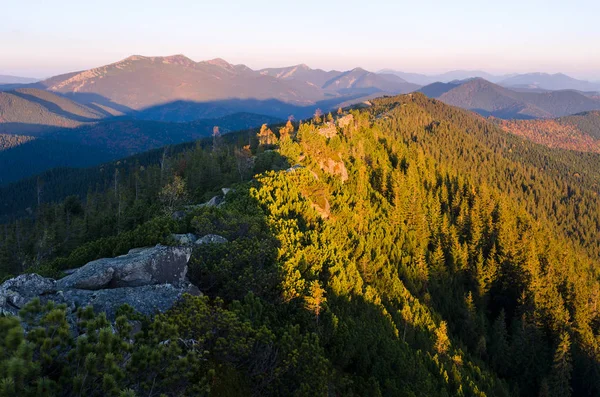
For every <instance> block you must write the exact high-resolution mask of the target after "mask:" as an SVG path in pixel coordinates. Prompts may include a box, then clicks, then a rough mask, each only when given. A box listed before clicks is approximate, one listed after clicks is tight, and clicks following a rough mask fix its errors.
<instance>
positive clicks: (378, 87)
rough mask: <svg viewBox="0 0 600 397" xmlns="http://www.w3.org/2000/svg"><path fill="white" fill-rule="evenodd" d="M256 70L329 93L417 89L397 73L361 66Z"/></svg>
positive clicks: (399, 91)
mask: <svg viewBox="0 0 600 397" xmlns="http://www.w3.org/2000/svg"><path fill="white" fill-rule="evenodd" d="M259 73H260V74H262V75H265V76H272V77H275V78H277V79H281V80H286V81H298V82H306V83H309V84H310V85H312V86H315V87H319V88H320V89H322V90H324V92H325V93H330V94H331V93H337V94H344V93H346V94H348V93H366V94H371V93H374V92H381V93H407V92H412V91H414V90H416V89H418V88H419V85H418V84H413V83H409V82H407V81H406V80H404V79H402V78H400V77H398V76H396V75H393V74H388V73H373V72H369V71H367V70H365V69H362V68H354V69H352V70H348V71H346V72H339V71H337V70H332V71H328V72H326V71H324V70H321V69H311V68H309V67H308V66H306V65H296V66H291V67H286V68H271V69H263V70H260V71H259Z"/></svg>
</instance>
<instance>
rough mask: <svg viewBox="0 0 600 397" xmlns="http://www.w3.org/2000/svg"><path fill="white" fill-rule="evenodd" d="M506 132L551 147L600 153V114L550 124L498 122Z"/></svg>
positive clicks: (569, 117) (557, 120)
mask: <svg viewBox="0 0 600 397" xmlns="http://www.w3.org/2000/svg"><path fill="white" fill-rule="evenodd" d="M495 121H496V122H498V124H499V125H500V126H501V127H502V128H503V129H504V130H506V131H508V132H510V133H512V134H515V135H519V136H522V137H524V138H527V139H529V140H531V141H533V142H536V143H540V144H542V145H546V146H549V147H559V148H563V149H570V150H579V151H582V152H595V153H599V152H600V112H598V111H594V112H584V113H578V114H574V115H572V116H565V117H559V118H557V119H551V120H495Z"/></svg>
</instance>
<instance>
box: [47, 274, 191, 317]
mask: <svg viewBox="0 0 600 397" xmlns="http://www.w3.org/2000/svg"><path fill="white" fill-rule="evenodd" d="M186 293H187V294H191V295H201V293H200V291H199V290H198V288H196V287H195V286H194V285H192V284H190V283H189V282H183V283H180V284H179V285H173V284H168V283H167V284H159V285H144V286H141V287H125V288H114V289H104V290H99V291H90V290H79V289H72V290H66V291H63V293H62V294H61V295H58V294H56V295H54V296H52V295H50V296H47V297H45V299H46V300H54V301H55V302H58V303H66V304H67V305H68V306H69V307H70V309H71V311H72V312H75V311H76V310H77V308H79V307H87V306H92V307H93V308H94V311H95V312H96V313H106V317H107V318H108V319H110V320H114V319H115V316H116V313H117V310H118V309H119V307H121V306H122V305H124V304H128V305H129V306H131V307H133V309H134V310H135V311H137V312H139V313H141V314H144V315H148V316H149V315H154V314H157V313H162V312H165V311H167V310H169V309H170V308H171V307H173V305H174V304H175V303H176V302H177V301H178V300H179V299H181V297H182V296H183V294H186Z"/></svg>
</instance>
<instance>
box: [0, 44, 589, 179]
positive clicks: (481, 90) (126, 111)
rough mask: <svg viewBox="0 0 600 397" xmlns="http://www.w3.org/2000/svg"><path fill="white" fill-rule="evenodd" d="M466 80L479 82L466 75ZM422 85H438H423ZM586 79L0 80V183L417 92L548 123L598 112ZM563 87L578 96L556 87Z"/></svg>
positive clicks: (157, 76)
mask: <svg viewBox="0 0 600 397" xmlns="http://www.w3.org/2000/svg"><path fill="white" fill-rule="evenodd" d="M398 74H400V75H398ZM474 75H477V76H483V77H485V78H486V79H483V78H481V77H477V78H467V79H464V78H465V77H470V76H474ZM430 79H435V80H439V81H437V82H434V83H431V84H428V85H426V86H421V85H420V83H425V82H426V81H430ZM487 79H490V80H492V81H488V80H487ZM13 82H14V81H13ZM494 82H497V83H498V84H495V83H494ZM591 84H592V83H588V82H583V81H580V80H576V79H572V78H570V77H568V76H566V75H560V74H559V75H547V74H539V73H538V74H528V75H506V76H495V75H492V74H489V73H485V72H481V71H452V72H448V73H444V74H441V75H437V76H425V75H417V74H401V73H399V72H391V71H385V72H380V73H374V72H370V71H367V70H365V69H362V68H354V69H351V70H347V71H337V70H331V71H325V70H322V69H312V68H310V67H308V66H307V65H304V64H300V65H295V66H289V67H281V68H268V69H261V70H253V69H251V68H249V67H247V66H245V65H234V64H230V63H228V62H227V61H225V60H223V59H213V60H209V61H201V62H196V61H193V60H191V59H190V58H187V57H185V56H183V55H174V56H166V57H145V56H138V55H135V56H130V57H128V58H125V59H123V60H121V61H119V62H115V63H112V64H109V65H105V66H101V67H98V68H94V69H90V70H85V71H79V72H72V73H68V74H63V75H59V76H54V77H51V78H49V79H45V80H42V81H38V82H35V83H30V84H18V83H17V84H8V85H6V84H5V85H3V86H2V87H1V88H0V136H1V137H2V139H0V151H1V152H0V168H1V169H3V170H4V171H3V172H0V183H6V182H9V181H14V180H16V179H18V178H22V177H25V176H28V175H32V174H34V173H36V172H41V171H44V170H45V169H47V168H50V167H56V166H69V165H72V166H83V165H91V164H96V163H98V162H101V161H106V160H110V159H114V158H118V157H119V156H125V155H129V154H134V153H138V152H140V151H144V150H149V149H152V148H155V147H160V146H164V145H169V144H174V143H179V142H185V141H189V140H194V139H198V138H199V137H203V136H208V135H210V134H211V133H212V129H213V127H214V126H219V127H220V129H221V132H222V133H225V132H229V131H235V130H239V129H244V128H253V127H257V126H260V125H261V124H263V123H278V122H281V121H282V120H285V119H287V118H288V117H290V116H294V117H295V118H298V119H303V118H307V117H310V116H311V115H312V114H313V113H314V111H315V110H316V109H317V108H320V109H322V110H323V111H326V112H327V111H331V110H332V109H337V108H338V107H340V106H348V105H351V104H353V103H358V102H362V101H365V100H367V99H372V98H374V97H378V96H384V95H392V94H398V93H408V92H414V91H417V90H419V91H420V92H422V93H424V94H426V95H427V96H429V97H431V98H435V99H439V100H441V101H443V102H445V103H448V104H450V105H454V106H458V107H462V108H465V109H469V110H473V111H475V112H478V113H480V114H481V115H483V116H486V117H487V116H493V117H496V118H503V119H536V118H542V119H552V118H556V117H561V116H567V115H571V114H576V113H581V112H586V111H592V110H597V109H600V99H599V98H598V97H597V96H596V97H594V95H593V94H590V93H589V89H590V88H591V87H592V85H591ZM507 86H509V87H507ZM571 86H573V87H577V88H578V89H579V90H580V91H575V90H562V88H565V87H571ZM555 88H560V89H561V90H554V89H555ZM583 90H586V91H585V92H584V91H583Z"/></svg>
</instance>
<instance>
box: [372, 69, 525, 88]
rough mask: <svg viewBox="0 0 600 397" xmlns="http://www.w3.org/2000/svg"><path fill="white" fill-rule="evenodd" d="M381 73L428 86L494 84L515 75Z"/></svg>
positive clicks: (481, 72) (453, 71) (463, 72)
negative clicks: (457, 82)
mask: <svg viewBox="0 0 600 397" xmlns="http://www.w3.org/2000/svg"><path fill="white" fill-rule="evenodd" d="M379 73H385V74H393V75H396V76H398V77H400V78H402V79H404V80H405V81H407V82H410V83H413V84H418V85H423V86H424V85H428V84H432V83H449V82H451V81H455V80H467V79H472V78H477V77H479V78H482V79H485V80H487V81H491V82H493V83H497V82H500V81H502V80H505V79H507V78H509V77H512V76H514V75H500V76H498V75H493V74H491V73H487V72H484V71H481V70H452V71H449V72H445V73H441V74H433V75H426V74H421V73H406V72H400V71H397V70H392V69H383V70H381V71H380V72H379Z"/></svg>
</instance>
